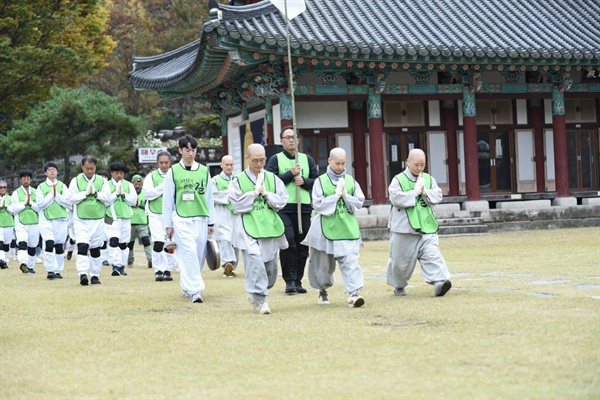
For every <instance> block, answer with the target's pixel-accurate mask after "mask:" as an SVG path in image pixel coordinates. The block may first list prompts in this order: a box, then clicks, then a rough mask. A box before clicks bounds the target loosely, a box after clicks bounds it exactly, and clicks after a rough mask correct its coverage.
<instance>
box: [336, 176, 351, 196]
mask: <svg viewBox="0 0 600 400" xmlns="http://www.w3.org/2000/svg"><path fill="white" fill-rule="evenodd" d="M347 194H348V192H347V191H346V181H345V180H344V178H340V179H338V182H337V185H336V186H335V195H336V196H337V197H344V196H345V195H347Z"/></svg>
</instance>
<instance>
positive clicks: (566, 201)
mask: <svg viewBox="0 0 600 400" xmlns="http://www.w3.org/2000/svg"><path fill="white" fill-rule="evenodd" d="M552 205H553V206H559V207H565V206H568V207H570V206H576V205H577V197H558V198H556V199H554V200H552Z"/></svg>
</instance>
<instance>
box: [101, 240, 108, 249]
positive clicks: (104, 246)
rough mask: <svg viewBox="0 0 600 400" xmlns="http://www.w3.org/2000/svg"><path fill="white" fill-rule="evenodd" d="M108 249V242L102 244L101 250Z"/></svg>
mask: <svg viewBox="0 0 600 400" xmlns="http://www.w3.org/2000/svg"><path fill="white" fill-rule="evenodd" d="M107 247H108V242H104V243H102V246H101V247H100V250H106V248H107Z"/></svg>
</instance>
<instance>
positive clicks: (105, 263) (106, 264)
mask: <svg viewBox="0 0 600 400" xmlns="http://www.w3.org/2000/svg"><path fill="white" fill-rule="evenodd" d="M102 265H103V266H104V267H106V266H108V265H110V264H109V263H108V261H106V260H104V261H102Z"/></svg>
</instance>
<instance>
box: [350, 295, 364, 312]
mask: <svg viewBox="0 0 600 400" xmlns="http://www.w3.org/2000/svg"><path fill="white" fill-rule="evenodd" d="M363 304H365V299H363V297H362V296H359V295H358V294H357V293H352V294H351V295H350V297H349V298H348V307H351V308H358V307H361V306H362V305H363Z"/></svg>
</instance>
